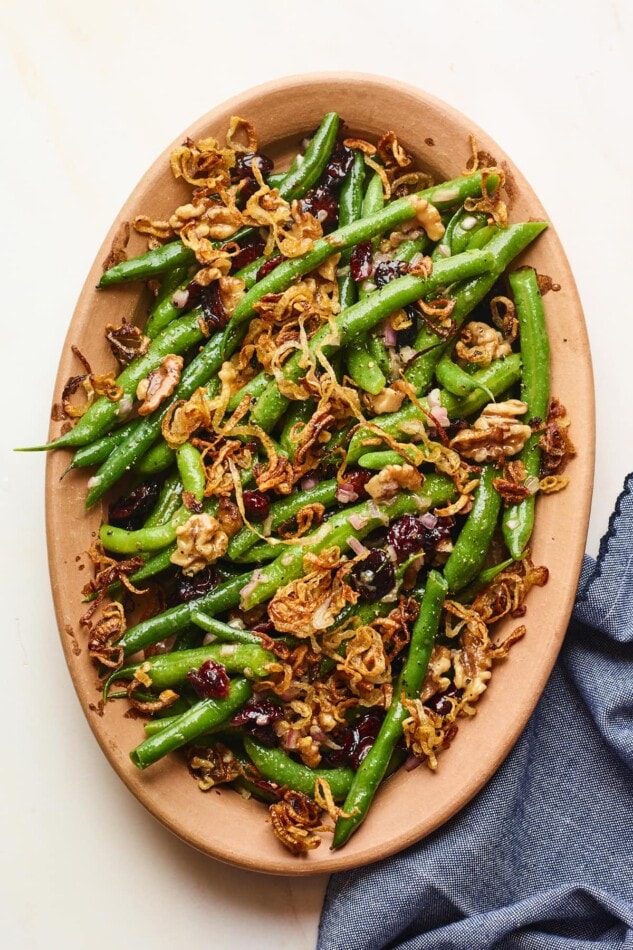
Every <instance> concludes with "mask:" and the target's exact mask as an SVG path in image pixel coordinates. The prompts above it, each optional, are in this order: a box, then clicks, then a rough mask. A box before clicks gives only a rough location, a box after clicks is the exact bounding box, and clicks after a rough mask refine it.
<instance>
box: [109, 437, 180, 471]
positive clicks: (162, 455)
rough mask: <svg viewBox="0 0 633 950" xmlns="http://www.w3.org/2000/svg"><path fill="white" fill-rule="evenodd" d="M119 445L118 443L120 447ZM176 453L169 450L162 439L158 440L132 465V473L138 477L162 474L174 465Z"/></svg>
mask: <svg viewBox="0 0 633 950" xmlns="http://www.w3.org/2000/svg"><path fill="white" fill-rule="evenodd" d="M120 444H121V443H119V445H120ZM175 458H176V453H175V451H174V449H170V447H169V446H168V445H167V443H166V442H165V441H164V439H159V441H158V442H156V443H154V445H153V446H152V447H151V449H148V450H147V452H146V453H145V454H144V455H142V456H141V458H140V459H139V460H138V462H136V463H135V465H134V471H135V472H136V473H137V474H138V475H156V473H157V472H164V471H165V469H167V468H171V466H172V465H173V464H174V460H175Z"/></svg>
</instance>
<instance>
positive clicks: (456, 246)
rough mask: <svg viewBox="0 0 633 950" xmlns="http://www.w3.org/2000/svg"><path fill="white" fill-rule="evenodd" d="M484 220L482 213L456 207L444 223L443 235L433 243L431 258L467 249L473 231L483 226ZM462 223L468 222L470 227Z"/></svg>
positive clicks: (439, 257) (446, 255)
mask: <svg viewBox="0 0 633 950" xmlns="http://www.w3.org/2000/svg"><path fill="white" fill-rule="evenodd" d="M486 221H487V217H486V215H484V214H473V213H472V212H471V211H464V208H463V206H462V207H461V208H458V209H457V211H456V212H455V213H454V214H453V215H452V217H451V218H450V220H449V221H448V223H447V225H446V231H445V232H444V237H443V238H442V239H441V240H440V241H438V242H437V244H436V245H435V247H434V249H433V253H432V254H431V259H432V260H433V261H437V260H441V259H442V258H443V257H449V256H450V255H452V254H460V253H461V252H462V251H465V250H467V249H468V248H469V247H470V239H471V237H472V236H473V232H474V231H475V233H476V231H478V230H479V229H480V228H482V227H484V226H485V225H486ZM464 223H465V224H467V225H468V224H469V225H470V227H467V228H464V227H463V224H464Z"/></svg>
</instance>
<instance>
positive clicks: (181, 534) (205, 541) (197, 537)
mask: <svg viewBox="0 0 633 950" xmlns="http://www.w3.org/2000/svg"><path fill="white" fill-rule="evenodd" d="M228 543H229V539H228V535H227V533H226V531H223V530H222V528H221V527H220V523H219V521H216V519H215V518H213V517H212V516H211V515H209V514H206V512H205V513H204V514H201V515H192V516H191V518H189V519H188V520H187V521H186V522H185V524H183V525H181V526H180V527H179V528H178V529H177V530H176V550H175V551H174V553H173V554H172V556H171V558H170V560H171V563H172V564H177V565H178V567H181V568H182V571H183V574H186V575H187V576H188V577H191V576H193V575H194V574H197V573H198V571H201V570H202V569H203V567H206V566H207V564H213V563H214V562H215V561H217V559H218V558H219V557H222V555H223V554H224V553H225V552H226V549H227V547H228Z"/></svg>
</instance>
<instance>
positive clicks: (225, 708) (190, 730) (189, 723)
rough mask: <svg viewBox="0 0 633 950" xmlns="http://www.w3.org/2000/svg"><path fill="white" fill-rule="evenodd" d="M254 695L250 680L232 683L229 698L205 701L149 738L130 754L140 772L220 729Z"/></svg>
mask: <svg viewBox="0 0 633 950" xmlns="http://www.w3.org/2000/svg"><path fill="white" fill-rule="evenodd" d="M250 695H251V684H250V683H249V681H248V680H247V679H235V680H232V682H231V685H230V687H229V696H228V698H227V699H202V700H200V702H199V703H196V704H195V705H194V706H192V707H191V709H189V710H188V711H187V712H185V713H183V714H182V716H179V717H178V719H177V720H176V721H175V722H173V723H171V725H168V726H166V727H165V728H164V729H161V731H160V732H158V733H157V734H156V735H154V736H148V738H147V739H145V740H144V741H143V742H141V744H140V745H138V746H137V747H136V748H135V749H133V750H132V752H130V758H131V759H132V762H133V763H134V765H136V766H137V768H139V769H146V768H147V767H148V766H149V765H152V764H153V763H154V762H157V761H158V760H159V759H161V758H163V756H165V755H167V754H168V753H169V752H173V751H174V750H175V749H180V748H181V747H182V746H183V745H186V743H187V742H191V740H192V739H195V738H197V736H199V735H201V734H202V733H203V732H206V731H207V730H209V729H211V728H212V727H213V726H219V725H220V724H221V723H223V722H227V720H228V719H229V718H230V717H231V716H232V715H233V714H234V713H235V712H237V710H238V709H240V708H241V707H242V706H243V705H244V703H245V702H246V700H247V699H248V698H249V696H250Z"/></svg>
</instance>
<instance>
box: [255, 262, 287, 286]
mask: <svg viewBox="0 0 633 950" xmlns="http://www.w3.org/2000/svg"><path fill="white" fill-rule="evenodd" d="M282 261H283V257H271V259H270V260H269V261H266V263H265V264H262V266H261V267H260V268H259V270H258V271H257V278H256V279H257V280H262V279H263V278H264V277H266V275H267V274H270V272H271V271H273V270H274V269H275V267H279V265H280V264H281V262H282Z"/></svg>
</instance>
